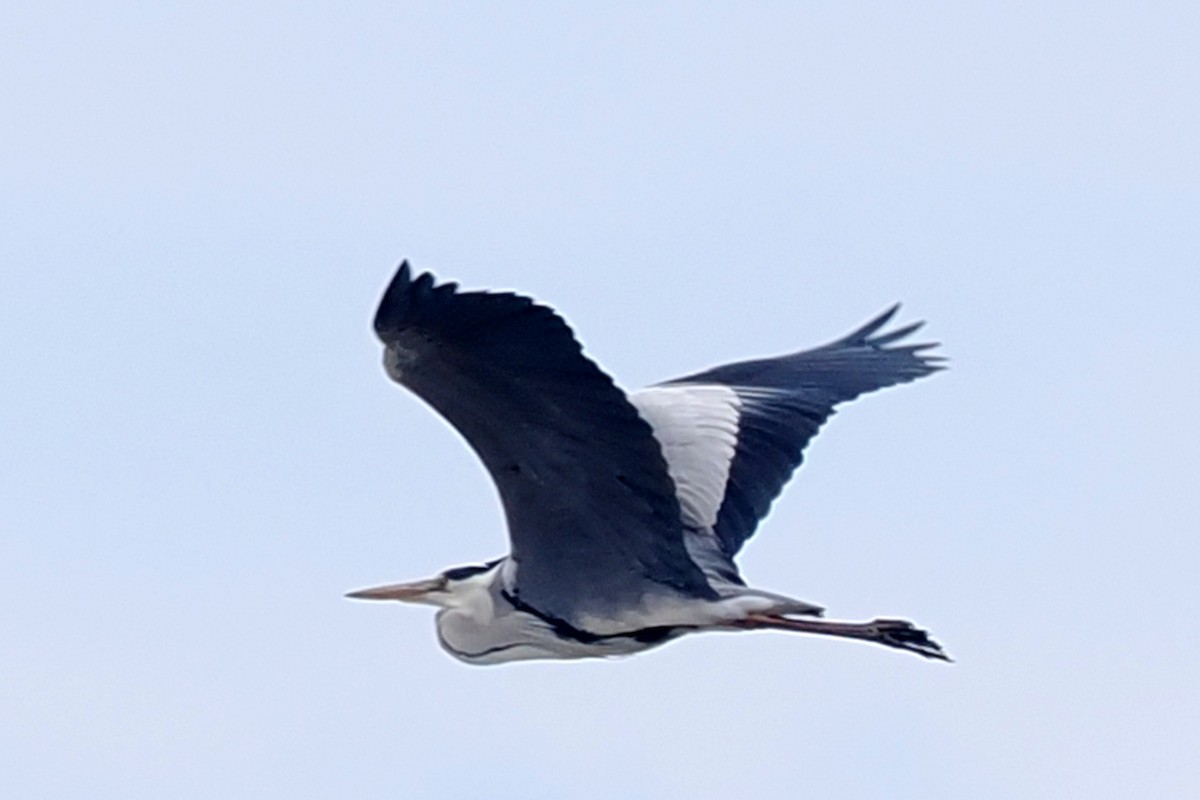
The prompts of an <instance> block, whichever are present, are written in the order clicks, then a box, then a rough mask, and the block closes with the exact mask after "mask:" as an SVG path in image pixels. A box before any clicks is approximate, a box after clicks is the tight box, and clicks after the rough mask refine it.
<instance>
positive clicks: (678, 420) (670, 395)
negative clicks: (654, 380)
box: [629, 384, 742, 528]
mask: <svg viewBox="0 0 1200 800" xmlns="http://www.w3.org/2000/svg"><path fill="white" fill-rule="evenodd" d="M629 402H631V403H632V404H633V407H634V408H636V409H637V410H638V413H639V414H641V416H642V419H644V420H646V422H648V423H650V427H651V429H652V430H653V431H654V438H655V439H657V440H658V444H659V446H660V447H661V448H662V451H663V457H664V458H665V459H666V461H667V471H668V472H669V473H670V475H671V480H673V481H674V482H675V494H676V496H677V497H678V498H679V505H680V507H681V509H682V511H683V519H684V522H685V523H687V524H689V525H694V526H697V527H703V528H711V527H712V526H714V525H715V524H716V522H717V512H718V511H720V510H721V502H722V500H724V498H725V486H726V484H727V483H728V482H729V466H730V464H732V463H733V456H734V451H735V449H736V447H737V436H738V418H739V416H740V414H739V409H740V408H741V406H742V401H741V399H740V398H739V397H738V395H737V393H736V392H735V391H734V390H733V389H731V388H730V387H728V386H721V385H718V384H678V385H670V386H651V387H649V388H647V389H642V390H640V391H637V392H633V393H631V394H630V395H629Z"/></svg>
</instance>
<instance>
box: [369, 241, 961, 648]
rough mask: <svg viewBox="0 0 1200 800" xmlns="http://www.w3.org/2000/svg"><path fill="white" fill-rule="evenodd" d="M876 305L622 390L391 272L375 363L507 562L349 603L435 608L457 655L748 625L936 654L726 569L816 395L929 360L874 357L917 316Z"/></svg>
mask: <svg viewBox="0 0 1200 800" xmlns="http://www.w3.org/2000/svg"><path fill="white" fill-rule="evenodd" d="M895 310H896V308H892V309H891V310H889V311H887V312H885V313H884V314H882V315H880V316H879V317H877V318H876V319H874V320H872V321H871V322H870V323H868V324H867V325H865V326H863V327H862V328H860V329H859V330H857V331H855V332H854V333H852V334H850V335H849V336H846V337H844V338H843V339H840V340H838V341H836V342H833V343H831V344H829V345H826V346H824V347H821V348H817V349H815V350H810V351H804V352H800V353H795V354H792V355H787V356H782V357H779V358H769V359H760V360H754V361H744V362H739V363H736V364H729V365H725V366H722V367H716V368H714V369H711V370H707V371H705V372H701V373H697V374H695V375H690V376H687V377H684V378H679V379H675V380H672V381H667V382H665V383H661V384H657V385H655V386H651V387H649V388H646V389H643V390H640V391H636V392H632V393H629V394H626V393H625V392H623V391H622V390H620V389H619V388H617V387H616V385H615V384H614V383H613V382H612V380H611V379H610V378H609V377H608V376H607V375H605V374H604V373H603V372H601V370H600V369H599V367H597V366H596V364H595V363H594V362H592V361H591V360H590V359H588V358H587V357H586V356H584V355H583V353H582V350H581V347H580V345H579V343H578V342H577V341H576V340H575V338H574V335H573V334H572V333H571V330H570V328H569V327H567V325H566V323H565V322H564V321H563V320H562V318H561V317H559V316H558V315H557V314H555V313H554V312H553V311H552V310H551V309H549V308H547V307H545V306H541V305H537V304H535V303H534V302H533V301H532V300H530V299H528V298H525V297H521V296H519V295H514V294H510V293H487V292H461V291H459V290H458V288H457V286H456V285H455V284H452V283H447V284H442V285H435V284H434V279H433V277H432V276H431V275H429V274H428V273H425V274H423V275H420V276H419V277H417V278H415V279H414V278H412V276H411V273H410V270H409V267H408V265H407V263H405V264H403V265H402V266H401V268H400V270H399V271H398V272H397V274H396V276H395V278H394V279H393V280H392V283H391V285H390V286H389V287H388V289H387V291H386V292H385V294H384V297H383V299H382V301H381V302H380V306H379V310H378V312H377V314H376V318H375V330H376V333H377V334H378V335H379V337H380V338H381V339H382V341H383V343H384V363H385V367H386V369H387V372H388V374H389V375H390V376H391V377H392V378H393V379H394V380H396V381H397V382H399V383H401V384H403V385H404V386H406V387H408V388H409V389H411V390H412V391H413V392H415V393H416V394H417V395H419V396H420V397H422V398H423V399H424V400H425V401H426V402H428V403H429V404H430V405H432V406H433V407H434V408H435V409H436V410H437V411H438V412H440V413H441V414H442V415H443V416H444V417H445V418H446V419H447V420H448V421H449V422H450V423H451V424H452V425H453V426H454V427H455V428H457V429H458V430H459V432H460V433H461V434H462V435H463V436H464V437H465V438H466V440H467V442H468V443H469V444H470V445H471V446H472V448H473V449H474V450H475V451H476V453H478V454H479V456H480V458H481V459H482V460H483V462H484V464H485V466H486V467H487V468H488V471H489V472H490V473H491V475H492V477H493V479H494V481H495V482H496V486H497V488H498V490H499V492H500V496H501V500H502V502H503V504H504V509H505V514H506V517H507V521H508V529H509V535H510V538H511V541H512V552H511V554H510V555H509V556H506V557H504V558H500V559H497V560H495V561H491V562H488V563H487V564H483V565H479V566H470V567H458V568H455V569H450V570H446V571H445V572H443V573H442V574H441V575H438V576H437V577H435V578H432V579H429V580H426V581H417V582H414V583H406V584H396V585H392V586H383V587H379V588H376V589H367V590H364V591H361V592H355V593H352V594H351V596H352V597H358V598H365V599H393V600H404V601H408V602H419V603H426V604H430V605H435V606H438V607H439V608H440V611H439V612H438V615H437V629H438V639H439V641H440V642H441V644H442V646H443V647H444V648H445V649H446V650H447V651H448V652H450V653H451V654H453V655H454V656H455V657H457V658H459V659H461V660H463V661H467V662H469V663H476V664H492V663H501V662H506V661H516V660H526V659H541V658H558V659H562V658H584V657H594V656H613V655H626V654H629V653H635V652H639V651H641V650H646V649H649V648H651V647H655V646H657V645H660V644H663V643H665V642H667V641H670V640H672V639H675V638H677V637H679V636H681V635H684V634H686V633H690V632H697V631H705V630H752V629H764V628H767V629H777V630H793V631H801V632H810V633H824V634H829V635H834V636H844V637H850V638H858V639H864V640H868V641H874V642H877V643H880V644H885V645H889V646H893V647H898V648H901V649H905V650H909V651H911V652H915V653H919V654H921V655H924V656H927V657H932V658H945V656H944V655H943V653H942V650H941V648H940V646H939V645H937V644H936V643H935V642H934V641H932V640H931V639H930V638H929V637H928V636H927V635H926V634H925V632H924V631H922V630H920V629H918V628H916V627H914V626H913V625H912V624H911V623H908V622H906V621H902V620H874V621H872V622H867V623H848V622H833V621H826V620H822V619H816V618H815V617H819V616H820V615H821V613H822V609H821V608H820V607H819V606H815V605H812V604H811V603H807V602H805V601H802V600H796V599H792V598H789V597H785V596H782V595H778V594H774V593H771V592H765V591H761V590H758V589H753V588H750V587H748V586H746V584H745V582H744V581H743V580H742V578H741V576H740V574H739V572H738V569H737V566H736V565H735V563H734V556H736V554H737V552H738V550H739V549H740V548H741V546H742V545H743V544H744V543H745V541H746V540H747V539H748V538H749V537H750V536H751V535H752V534H753V532H754V530H755V528H756V527H757V524H758V522H759V520H761V519H762V517H763V516H765V515H766V513H767V511H768V510H769V508H770V504H771V502H772V501H773V500H774V498H775V497H776V496H777V495H778V494H779V492H780V491H781V490H782V488H783V485H784V484H785V483H786V482H787V481H788V479H789V478H790V477H791V474H792V472H793V471H794V470H795V468H796V467H797V466H799V464H800V462H801V459H802V453H803V450H804V447H805V446H806V445H807V444H808V442H809V440H810V439H811V438H812V437H813V436H814V435H815V434H816V433H817V430H818V428H819V427H820V425H821V424H822V423H823V422H824V421H825V419H827V418H828V417H829V415H830V414H832V413H833V407H834V406H835V405H836V404H838V403H841V402H844V401H847V400H851V399H853V398H854V397H857V396H858V395H860V394H863V393H865V392H869V391H873V390H875V389H879V388H882V387H884V386H889V385H892V384H895V383H901V382H906V381H910V380H914V379H916V378H919V377H922V376H924V375H927V374H930V373H931V372H933V371H935V370H936V369H939V366H938V365H937V363H936V361H937V360H938V359H937V358H936V357H933V356H928V355H925V354H924V353H923V351H924V350H927V349H929V348H931V347H933V345H928V344H924V345H902V346H888V345H893V344H894V343H895V342H897V341H899V340H900V339H902V338H904V337H906V336H908V335H909V334H910V333H912V332H913V331H914V330H916V329H917V327H919V325H909V326H906V327H903V328H900V329H897V330H894V331H891V332H889V333H884V334H879V331H880V329H882V328H883V326H884V325H885V324H886V323H887V322H888V320H889V319H890V318H891V316H892V315H893V314H894V312H895Z"/></svg>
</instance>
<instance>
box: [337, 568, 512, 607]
mask: <svg viewBox="0 0 1200 800" xmlns="http://www.w3.org/2000/svg"><path fill="white" fill-rule="evenodd" d="M499 563H500V562H499V561H498V560H497V561H489V562H488V563H487V564H472V565H470V566H465V567H451V568H450V569H447V570H443V571H442V572H441V574H439V575H436V576H434V577H432V578H426V579H424V580H419V581H410V582H408V583H393V584H389V585H387V586H375V587H372V588H370V589H360V590H358V591H356V592H350V593H348V594H347V595H346V597H350V598H353V599H355V600H399V601H400V602H402V603H422V604H424V605H429V606H437V607H439V608H456V607H459V606H462V605H465V604H467V603H469V602H470V601H471V599H472V598H473V597H475V596H477V595H478V594H479V593H480V592H481V591H484V592H485V591H487V588H488V586H490V584H491V580H492V573H493V571H494V570H495V568H496V567H497V566H498V565H499Z"/></svg>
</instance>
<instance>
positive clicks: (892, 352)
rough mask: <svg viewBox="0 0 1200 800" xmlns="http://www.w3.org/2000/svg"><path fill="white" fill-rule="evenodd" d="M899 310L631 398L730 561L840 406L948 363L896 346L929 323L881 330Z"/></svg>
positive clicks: (687, 507) (688, 501)
mask: <svg viewBox="0 0 1200 800" xmlns="http://www.w3.org/2000/svg"><path fill="white" fill-rule="evenodd" d="M898 309H899V305H896V306H893V307H892V308H890V309H888V310H887V311H885V312H884V313H882V314H880V315H879V316H878V317H876V318H875V319H873V320H871V321H870V322H868V323H867V324H866V325H864V326H862V327H861V328H859V329H858V330H856V331H854V332H853V333H851V334H850V335H849V336H846V337H844V338H842V339H839V340H837V341H836V342H832V343H830V344H827V345H825V346H823V347H818V348H816V349H814V350H806V351H803V352H800V353H794V354H792V355H787V356H781V357H778V358H765V359H757V360H753V361H741V362H738V363H735V364H726V365H724V366H720V367H715V368H713V369H709V370H705V371H704V372H698V373H696V374H695V375H688V376H687V377H683V378H677V379H675V380H671V381H667V382H665V383H661V384H657V385H655V386H651V387H649V388H647V389H644V390H642V391H640V392H635V393H634V394H633V395H631V397H630V400H631V401H632V402H633V403H634V404H635V405H636V406H637V407H638V409H639V410H640V411H641V412H642V414H643V416H645V417H646V418H647V419H648V420H649V421H650V422H651V424H652V426H653V429H654V432H655V435H656V436H657V437H658V438H659V440H660V442H661V443H662V447H663V451H664V453H666V456H667V461H668V463H669V469H670V474H671V476H672V478H673V479H674V481H675V483H676V484H677V486H678V487H679V496H680V501H681V503H682V507H683V514H684V522H685V523H686V524H688V525H693V526H696V527H703V528H708V529H711V530H712V531H713V532H714V534H715V535H716V538H717V541H718V543H719V545H720V548H721V550H722V552H723V553H724V555H725V557H726V558H729V559H732V558H733V556H734V555H736V554H737V552H738V550H740V549H741V547H742V545H743V544H744V543H745V542H746V540H747V539H749V538H750V536H751V535H753V533H754V530H755V528H756V527H757V526H758V522H759V520H761V519H762V518H763V517H764V516H766V514H767V512H768V511H769V510H770V507H771V503H772V501H773V500H774V499H775V498H776V497H777V496H778V495H779V493H780V491H782V489H783V486H784V484H785V483H787V481H788V480H789V479H790V478H791V476H792V473H793V472H794V471H795V470H796V468H797V467H798V466H800V463H801V461H802V460H803V453H804V448H805V446H807V445H808V443H809V441H810V440H811V439H812V438H813V436H815V435H816V433H817V431H818V430H819V429H820V427H821V425H822V424H823V423H824V422H825V420H827V419H828V418H829V417H830V415H831V414H833V409H834V407H835V406H836V405H838V404H839V403H844V402H846V401H848V400H853V399H854V398H856V397H858V396H859V395H861V394H864V393H866V392H872V391H875V390H876V389H882V388H883V387H885V386H892V385H893V384H897V383H905V382H908V381H912V380H916V379H917V378H920V377H922V376H925V375H929V374H930V373H932V372H935V371H936V370H939V369H942V367H941V365H940V364H939V363H938V362H940V361H942V359H941V358H940V357H938V356H933V355H928V354H927V353H926V351H928V350H930V349H931V348H933V347H936V346H937V345H936V344H908V345H900V346H896V343H897V342H899V341H900V340H901V339H904V338H905V337H907V336H909V335H910V334H912V333H913V332H915V331H916V330H917V329H918V328H920V327H921V325H922V323H919V322H918V323H914V324H911V325H906V326H904V327H901V328H897V329H895V330H893V331H890V332H886V333H880V331H881V329H882V328H883V327H884V326H885V325H886V324H887V323H888V321H889V320H891V318H892V317H893V316H894V315H895V313H896V311H897V310H898Z"/></svg>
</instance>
